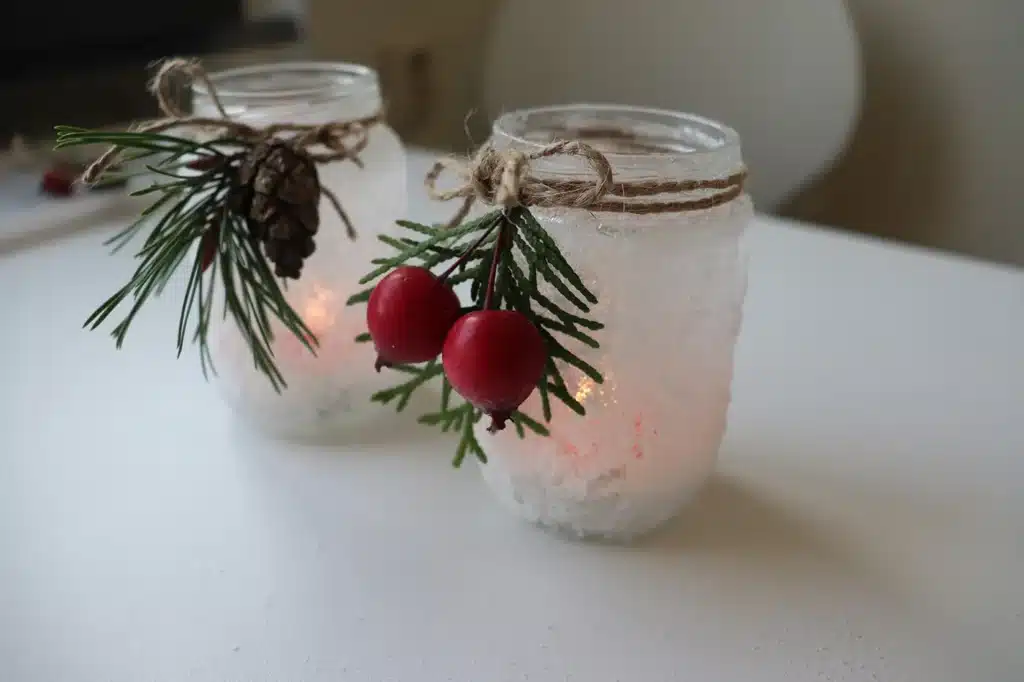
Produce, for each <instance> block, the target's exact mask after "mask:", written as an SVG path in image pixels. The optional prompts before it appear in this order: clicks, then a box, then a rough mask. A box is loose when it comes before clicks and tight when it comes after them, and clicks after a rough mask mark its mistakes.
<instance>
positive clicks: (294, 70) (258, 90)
mask: <svg viewBox="0 0 1024 682" xmlns="http://www.w3.org/2000/svg"><path fill="white" fill-rule="evenodd" d="M209 78H210V82H211V83H212V84H213V86H214V87H215V88H216V89H217V96H218V97H219V98H220V100H221V101H222V102H225V103H227V102H246V103H250V104H259V105H271V104H273V103H277V102H282V103H283V102H296V101H302V100H324V99H337V98H340V97H359V96H366V95H374V94H376V93H377V92H378V90H379V87H380V86H379V83H378V78H377V72H376V71H374V70H373V69H371V68H369V67H367V66H363V65H361V64H350V63H344V62H285V63H278V64H262V65H255V66H242V67H238V68H233V69H225V70H223V71H215V72H213V73H211V74H210V75H209ZM192 92H193V94H194V95H195V96H197V97H203V98H208V97H209V96H210V92H209V89H208V88H207V87H206V85H205V84H203V83H198V82H197V83H193V84H192Z"/></svg>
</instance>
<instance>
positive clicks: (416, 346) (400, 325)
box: [366, 266, 461, 370]
mask: <svg viewBox="0 0 1024 682" xmlns="http://www.w3.org/2000/svg"><path fill="white" fill-rule="evenodd" d="M460 312H461V309H460V306H459V298H458V296H456V295H455V292H454V291H452V289H451V287H450V286H448V285H447V284H446V283H444V282H442V281H441V280H439V279H438V278H437V277H435V276H434V274H433V273H432V272H430V270H427V269H426V268H421V267H415V266H401V267H398V268H395V269H394V270H392V271H391V272H390V273H389V274H388V275H387V276H386V277H385V278H384V279H382V280H381V281H380V282H378V283H377V286H376V287H374V289H373V293H372V294H370V301H369V303H368V304H367V306H366V324H367V326H368V327H369V329H370V336H371V337H372V338H373V344H374V346H376V348H377V369H378V370H379V369H380V368H381V367H382V366H388V365H394V364H405V363H413V362H425V361H427V360H430V359H431V358H436V357H437V356H438V354H439V353H440V352H441V348H442V347H443V346H444V339H445V336H446V335H447V334H448V330H449V329H451V328H452V325H453V324H455V320H457V319H458V318H459V314H460Z"/></svg>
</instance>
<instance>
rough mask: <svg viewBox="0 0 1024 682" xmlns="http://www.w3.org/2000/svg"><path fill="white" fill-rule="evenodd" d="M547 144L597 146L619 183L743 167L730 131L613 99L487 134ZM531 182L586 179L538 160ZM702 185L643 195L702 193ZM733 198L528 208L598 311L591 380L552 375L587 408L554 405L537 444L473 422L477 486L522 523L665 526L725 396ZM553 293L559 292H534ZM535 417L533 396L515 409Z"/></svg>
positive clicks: (709, 439)
mask: <svg viewBox="0 0 1024 682" xmlns="http://www.w3.org/2000/svg"><path fill="white" fill-rule="evenodd" d="M553 138H569V139H573V138H577V139H583V140H584V141H586V142H587V143H588V144H590V145H592V146H594V147H596V148H597V149H599V150H600V151H602V152H604V153H605V154H606V156H607V158H608V160H609V161H610V162H611V165H612V169H613V171H614V175H615V180H617V181H635V180H641V179H652V178H658V179H662V180H709V179H720V178H726V177H729V176H734V175H735V174H738V173H742V172H743V162H742V158H741V154H740V142H739V138H738V136H737V134H736V133H735V132H734V131H733V130H731V129H729V128H727V127H725V126H723V125H720V124H718V123H715V122H713V121H709V120H706V119H703V118H699V117H696V116H691V115H687V114H681V113H673V112H666V111H657V110H649V109H636V108H629V107H618V106H589V105H579V106H566V107H551V108H544V109H532V110H526V111H518V112H512V113H509V114H506V115H504V116H502V117H501V118H500V119H499V120H498V121H497V122H496V123H495V125H494V130H493V135H492V138H491V144H493V145H494V146H495V147H496V148H498V149H499V150H505V149H510V148H511V149H517V150H521V151H524V152H530V151H534V150H536V149H538V148H540V146H541V145H543V144H544V143H546V142H550V141H551V140H552V139H553ZM531 168H532V172H533V174H534V175H538V176H541V177H545V176H547V177H557V178H564V179H582V178H592V177H593V174H592V172H591V171H589V170H588V169H587V168H586V166H585V165H584V164H583V163H582V162H581V161H580V160H579V159H578V158H565V157H552V158H551V159H546V160H543V161H537V162H534V164H533V165H532V167H531ZM708 194H709V191H708V190H701V191H698V192H690V193H680V194H675V195H659V196H657V197H654V198H653V199H655V200H657V201H672V200H685V199H694V198H700V197H702V196H707V195H708ZM751 212H752V208H751V204H750V201H749V199H748V198H747V197H746V195H744V194H740V195H739V196H737V197H736V198H734V199H732V200H731V201H728V202H727V203H725V204H723V205H718V206H716V207H714V208H711V209H707V210H699V211H689V212H675V213H658V214H651V215H636V214H630V213H610V212H608V213H606V212H600V213H599V212H591V211H586V210H579V209H535V210H534V215H536V216H537V218H538V219H539V220H540V222H541V223H542V224H543V225H544V226H545V227H546V228H547V229H548V230H549V231H550V233H551V234H552V235H553V237H554V238H555V239H556V240H557V241H558V243H559V245H560V246H561V248H562V249H563V251H564V253H565V255H566V256H567V258H568V259H569V260H570V262H571V263H573V265H574V266H575V267H576V268H577V270H578V271H579V272H580V274H581V276H583V278H584V280H585V281H586V283H587V284H588V286H589V287H590V288H591V289H592V290H593V291H594V292H595V293H596V294H597V296H598V297H599V299H600V303H599V304H598V305H596V306H594V307H593V308H592V314H593V317H595V318H596V319H597V320H599V321H602V322H604V323H605V324H606V325H607V326H606V328H605V329H603V330H601V331H599V332H597V334H596V336H597V337H598V339H599V341H600V342H601V348H600V349H596V350H594V349H590V348H588V347H586V346H583V345H582V344H579V343H578V342H575V343H573V344H572V345H571V348H572V350H573V351H574V352H575V353H576V354H577V355H579V356H581V357H583V358H584V359H586V360H587V361H588V362H590V363H591V364H592V365H594V366H596V367H597V368H598V369H599V370H600V371H601V372H602V373H603V374H604V377H605V382H604V384H601V385H597V384H595V383H594V382H593V381H592V380H590V379H589V378H587V377H586V376H585V375H582V374H581V373H580V372H578V371H576V370H574V369H573V368H571V367H563V374H564V376H565V379H566V383H567V385H568V387H569V389H570V391H572V392H574V393H575V395H576V398H577V399H578V400H580V401H581V402H582V403H583V404H584V405H585V407H586V409H587V415H586V416H585V417H580V416H577V415H576V414H575V413H572V412H570V411H569V410H568V409H567V408H565V407H564V406H563V405H561V404H560V403H558V402H557V401H555V400H552V407H553V412H554V414H553V420H552V424H551V436H550V437H547V438H545V437H540V436H534V435H527V437H526V438H525V439H524V440H520V439H518V438H517V437H516V436H515V435H513V434H511V433H501V434H497V435H494V436H492V435H490V434H488V433H486V431H485V430H484V429H485V428H486V424H487V420H481V422H480V426H479V427H478V431H479V434H478V435H479V437H480V439H481V443H482V444H483V446H484V448H485V449H486V451H487V454H488V457H489V463H487V464H485V465H481V467H482V471H483V476H484V478H485V480H486V481H487V483H488V484H489V486H490V488H491V490H492V491H493V492H494V493H495V494H496V495H497V496H498V497H499V498H500V499H501V500H502V501H503V502H504V503H506V504H507V505H508V506H509V507H511V508H512V509H514V510H515V511H516V512H517V513H518V514H520V515H522V516H523V517H525V518H527V519H529V520H531V521H534V522H536V523H539V524H541V525H543V526H549V527H553V528H557V529H561V530H565V531H568V532H570V533H572V534H578V535H583V536H586V535H593V536H601V537H606V538H611V539H619V540H622V539H628V538H630V537H632V536H634V535H637V534H639V533H643V532H646V531H649V530H651V529H653V528H654V527H656V526H658V525H659V524H661V523H663V522H664V521H666V520H668V519H670V518H672V517H673V516H675V515H676V513H677V512H678V511H679V509H680V507H681V506H682V505H683V504H684V503H685V502H686V501H687V500H688V499H690V497H691V496H692V495H693V493H694V492H695V491H697V490H698V488H700V487H701V485H702V484H703V483H704V482H705V481H706V479H707V478H708V476H709V475H710V474H711V472H712V471H713V469H714V466H715V461H716V459H717V453H718V449H719V445H720V443H721V440H722V436H723V433H724V430H725V424H726V413H727V410H728V407H729V400H730V384H731V381H732V367H733V347H734V345H735V342H736V337H737V333H738V331H739V327H740V319H741V315H742V306H743V299H744V295H745V292H746V265H745V260H744V257H743V254H742V251H741V235H742V234H743V231H744V228H745V226H746V225H747V222H748V221H749V219H750V217H751ZM546 293H547V295H548V296H549V297H552V298H556V299H559V300H560V302H561V303H562V304H563V305H565V301H564V299H561V298H560V297H559V296H558V294H557V292H554V291H547V292H546ZM522 409H523V410H524V411H525V412H526V413H527V414H531V415H534V416H540V414H541V407H540V399H539V397H538V396H537V395H536V393H535V394H534V395H533V396H532V397H531V398H529V399H528V401H527V402H526V404H525V405H524V406H523V408H522Z"/></svg>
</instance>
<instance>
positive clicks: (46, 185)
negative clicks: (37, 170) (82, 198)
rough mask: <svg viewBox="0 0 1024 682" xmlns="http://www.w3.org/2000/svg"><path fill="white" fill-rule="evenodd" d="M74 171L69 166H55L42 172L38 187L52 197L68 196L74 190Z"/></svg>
mask: <svg viewBox="0 0 1024 682" xmlns="http://www.w3.org/2000/svg"><path fill="white" fill-rule="evenodd" d="M74 185H75V173H74V171H72V170H71V169H69V168H65V167H62V166H57V167H55V168H51V169H50V170H48V171H46V172H45V173H43V179H42V182H41V183H40V187H41V188H42V190H43V192H45V193H46V194H49V195H50V196H54V197H69V196H71V194H72V192H73V191H74Z"/></svg>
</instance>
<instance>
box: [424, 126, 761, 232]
mask: <svg viewBox="0 0 1024 682" xmlns="http://www.w3.org/2000/svg"><path fill="white" fill-rule="evenodd" d="M577 132H579V131H577ZM592 132H593V131H592ZM601 132H602V133H603V134H604V135H596V134H590V135H587V134H581V135H579V136H578V137H581V138H582V137H601V136H606V135H607V134H608V131H606V130H604V129H602V130H601ZM553 156H578V157H582V158H583V159H585V160H586V162H587V165H588V166H589V167H590V169H591V170H592V171H593V173H594V176H595V177H594V179H593V180H569V179H558V178H550V177H545V178H541V177H538V176H536V175H534V174H532V173H531V164H532V162H533V161H536V160H539V159H543V158H547V157H553ZM445 171H451V172H454V173H455V174H456V175H458V176H459V177H460V178H461V179H462V181H463V183H462V184H461V185H459V186H457V187H455V188H454V189H450V190H440V189H438V187H437V183H438V179H439V178H440V177H441V175H442V174H443V173H444V172H445ZM746 176H747V172H746V169H741V170H739V171H737V172H735V173H733V174H731V175H729V176H727V177H724V178H713V179H707V180H658V179H654V180H635V181H631V182H616V181H615V179H614V174H613V172H612V166H611V163H610V162H609V161H608V158H607V157H606V156H605V155H604V154H602V153H601V152H600V151H598V150H597V149H595V148H594V147H592V146H590V145H589V144H587V143H585V142H583V141H582V139H572V140H558V141H556V142H552V143H551V144H549V145H547V146H545V147H542V148H540V149H538V150H537V151H534V152H531V153H529V154H527V153H524V152H522V151H519V150H514V149H513V150H507V151H498V150H497V149H495V148H494V147H493V146H490V145H485V146H484V147H481V148H480V150H479V151H478V152H477V153H476V154H475V155H474V156H473V157H472V158H470V159H468V160H461V159H457V158H447V159H441V160H439V161H437V162H436V163H435V164H434V166H433V167H432V168H431V169H430V171H429V172H428V173H427V176H426V180H425V182H426V187H427V192H428V194H429V195H430V197H431V198H432V199H435V200H438V201H451V200H452V199H460V198H461V199H462V200H463V203H462V206H461V207H460V208H459V210H458V211H457V212H456V214H455V216H454V217H453V218H452V220H451V221H449V224H452V225H454V224H458V223H460V222H462V220H463V219H465V217H466V216H467V215H468V214H469V211H470V210H471V209H472V207H473V204H474V203H475V202H477V201H480V202H482V203H484V204H487V205H492V206H501V207H504V208H511V207H513V206H537V207H541V208H553V207H563V208H580V209H587V210H590V211H598V212H601V211H604V212H612V213H632V214H636V215H647V214H652V213H683V212H688V211H702V210H706V209H709V208H713V207H715V206H720V205H722V204H726V203H728V202H730V201H732V200H733V199H735V198H736V197H738V196H739V195H740V194H742V193H743V183H744V181H745V179H746ZM698 190H709V191H711V192H712V193H711V194H708V195H706V196H702V197H699V198H694V199H681V200H671V201H630V200H631V199H637V198H643V197H653V196H657V195H662V194H679V193H684V192H693V191H698Z"/></svg>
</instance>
